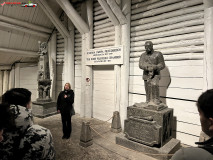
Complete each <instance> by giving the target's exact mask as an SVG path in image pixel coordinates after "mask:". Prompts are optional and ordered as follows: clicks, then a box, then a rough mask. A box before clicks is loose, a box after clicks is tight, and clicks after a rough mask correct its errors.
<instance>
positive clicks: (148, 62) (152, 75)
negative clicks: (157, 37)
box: [139, 41, 165, 105]
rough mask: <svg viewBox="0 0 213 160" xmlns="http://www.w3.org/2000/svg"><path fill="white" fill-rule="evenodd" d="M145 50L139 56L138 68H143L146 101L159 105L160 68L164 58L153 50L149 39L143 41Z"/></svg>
mask: <svg viewBox="0 0 213 160" xmlns="http://www.w3.org/2000/svg"><path fill="white" fill-rule="evenodd" d="M145 50H146V51H145V52H144V53H142V54H141V56H140V60H139V68H140V69H143V80H144V85H145V90H146V103H147V104H148V105H149V104H150V102H153V103H154V105H159V104H160V103H162V102H161V101H160V98H159V97H160V96H159V80H160V70H162V69H164V68H165V63H164V58H163V55H162V53H161V52H157V51H154V49H153V43H152V42H151V41H146V42H145ZM153 103H152V104H153Z"/></svg>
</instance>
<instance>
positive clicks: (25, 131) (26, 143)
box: [0, 88, 55, 160]
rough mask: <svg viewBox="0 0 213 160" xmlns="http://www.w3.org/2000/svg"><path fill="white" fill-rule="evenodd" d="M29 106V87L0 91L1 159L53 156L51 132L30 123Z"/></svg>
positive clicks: (47, 158) (39, 159)
mask: <svg viewBox="0 0 213 160" xmlns="http://www.w3.org/2000/svg"><path fill="white" fill-rule="evenodd" d="M30 108H31V92H30V91H29V90H27V89H24V88H13V89H11V90H9V91H7V92H6V93H5V94H3V96H2V104H0V113H1V115H2V116H0V122H1V123H0V130H1V135H0V140H1V142H0V159H1V160H10V159H11V160H12V159H15V160H29V159H30V160H54V159H55V151H54V148H53V140H52V135H51V133H50V131H49V130H48V129H46V128H44V127H42V126H39V125H34V124H33V119H32V118H33V117H32V115H31V112H30V110H29V109H30ZM5 118H6V119H5ZM7 124H10V125H7Z"/></svg>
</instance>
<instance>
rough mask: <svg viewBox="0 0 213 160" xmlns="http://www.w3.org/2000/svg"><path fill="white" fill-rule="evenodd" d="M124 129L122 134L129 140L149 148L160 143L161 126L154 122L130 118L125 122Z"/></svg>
mask: <svg viewBox="0 0 213 160" xmlns="http://www.w3.org/2000/svg"><path fill="white" fill-rule="evenodd" d="M124 128H125V130H124V133H125V135H126V137H127V138H128V139H130V140H133V141H136V142H139V143H143V144H146V145H149V146H154V145H158V144H160V143H161V138H160V137H161V126H159V125H158V124H157V123H156V122H155V121H148V120H144V119H139V118H135V117H130V118H129V119H128V120H125V127H124ZM150 133H151V134H150Z"/></svg>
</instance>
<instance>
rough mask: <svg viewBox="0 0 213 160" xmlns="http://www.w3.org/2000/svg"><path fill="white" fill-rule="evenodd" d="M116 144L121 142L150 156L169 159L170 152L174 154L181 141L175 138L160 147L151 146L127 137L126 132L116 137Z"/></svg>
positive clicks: (163, 159) (161, 159) (162, 159)
mask: <svg viewBox="0 0 213 160" xmlns="http://www.w3.org/2000/svg"><path fill="white" fill-rule="evenodd" d="M116 144H119V145H121V146H124V147H126V148H130V149H132V150H135V151H138V152H143V153H147V155H148V156H151V157H154V158H156V159H159V160H169V159H170V158H171V156H170V155H168V154H174V153H175V152H176V151H177V150H178V149H179V148H180V141H179V140H177V139H174V138H172V139H170V140H169V141H168V142H167V143H165V144H164V145H163V146H162V147H160V148H158V147H150V146H147V145H145V144H141V143H138V142H134V141H132V140H128V139H126V137H125V135H124V134H121V135H119V136H117V137H116ZM155 154H158V155H155ZM159 154H160V155H159Z"/></svg>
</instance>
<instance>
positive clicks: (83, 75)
mask: <svg viewBox="0 0 213 160" xmlns="http://www.w3.org/2000/svg"><path fill="white" fill-rule="evenodd" d="M85 37H86V35H85V34H82V44H81V45H82V46H81V47H82V49H81V52H82V53H81V55H82V56H81V107H80V116H81V117H84V116H85V107H86V104H85V95H86V93H85V92H86V67H85V52H86V47H85V46H86V41H85Z"/></svg>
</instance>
